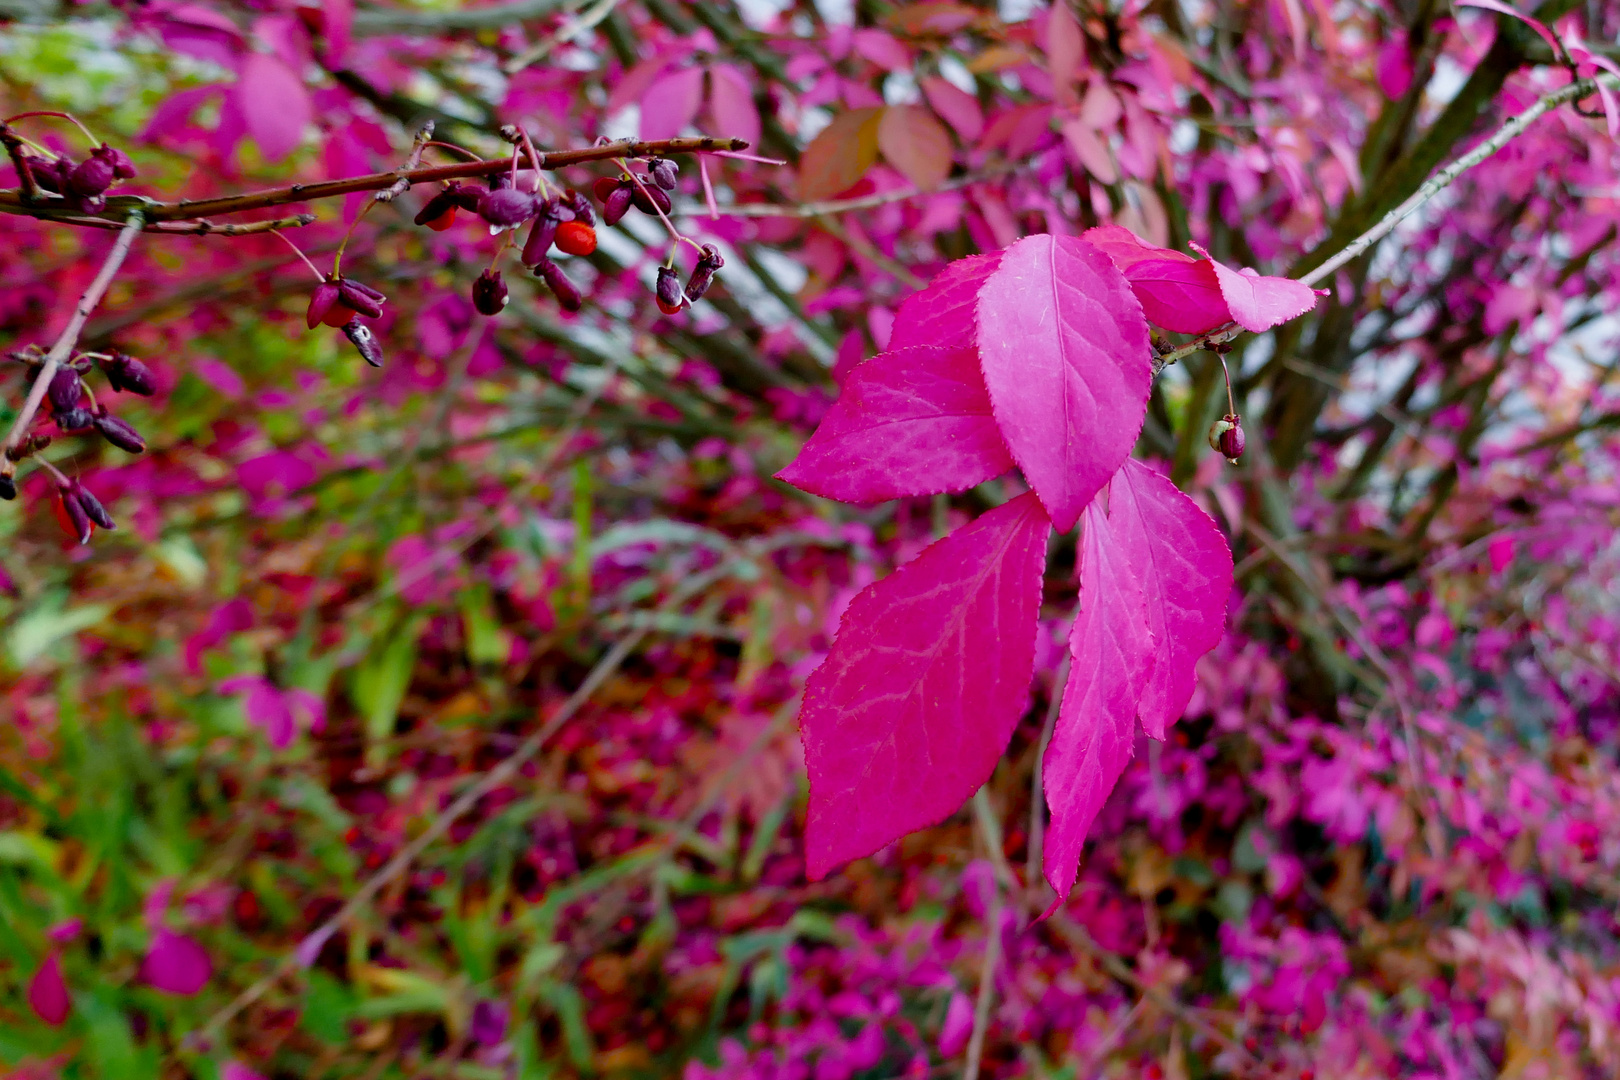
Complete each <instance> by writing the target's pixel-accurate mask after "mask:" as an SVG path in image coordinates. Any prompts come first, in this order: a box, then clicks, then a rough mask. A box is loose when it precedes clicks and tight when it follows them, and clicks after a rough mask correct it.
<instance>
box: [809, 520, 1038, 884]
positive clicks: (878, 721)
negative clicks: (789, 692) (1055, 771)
mask: <svg viewBox="0 0 1620 1080" xmlns="http://www.w3.org/2000/svg"><path fill="white" fill-rule="evenodd" d="M1048 531H1049V523H1048V521H1047V518H1046V515H1045V514H1044V513H1043V512H1042V511H1041V506H1040V504H1039V503H1038V502H1037V501H1036V500H1035V499H1034V498H1033V497H1032V496H1030V495H1022V496H1019V497H1018V498H1016V499H1014V500H1012V501H1011V502H1009V503H1006V504H1005V505H1003V506H1000V507H997V508H996V509H994V510H992V511H990V512H989V513H988V514H985V515H984V516H982V517H980V518H979V519H978V520H977V521H975V522H973V523H972V524H970V525H965V526H963V527H962V528H960V529H958V530H957V531H956V532H954V533H952V534H951V535H949V536H947V537H945V538H944V539H943V540H940V541H938V542H936V543H934V544H933V545H932V546H930V547H929V548H927V549H926V550H925V551H924V552H923V553H922V554H921V555H919V556H917V558H916V559H914V560H913V561H911V562H909V563H907V564H906V565H905V566H902V567H901V568H900V569H898V570H896V571H895V572H894V573H893V574H891V575H889V576H888V577H887V578H885V579H883V580H882V581H880V582H877V583H876V584H874V585H871V586H869V587H868V588H867V589H865V590H864V591H862V592H861V593H860V595H858V596H857V597H856V598H855V599H854V600H853V601H852V602H851V603H850V605H849V609H848V610H847V611H846V612H845V613H844V618H843V622H842V624H841V625H840V627H839V631H838V639H837V641H835V642H834V643H833V648H832V652H831V653H829V654H828V656H827V660H826V662H825V663H823V664H822V665H821V667H819V668H817V669H816V671H815V673H814V674H812V675H811V676H810V679H809V681H808V682H807V683H806V685H805V689H804V708H803V712H802V716H801V727H802V731H803V738H804V750H805V762H806V766H807V767H808V770H809V773H810V812H809V820H808V823H807V825H806V844H807V849H808V850H807V856H806V871H807V873H808V874H809V876H810V877H811V878H813V879H815V878H821V877H824V876H825V875H826V874H827V872H828V871H829V870H831V869H832V868H833V867H834V866H837V865H838V864H839V863H843V862H846V861H848V860H850V859H856V858H860V857H861V856H863V855H870V854H872V853H873V852H874V851H877V850H878V849H879V848H881V847H883V845H885V844H887V843H889V842H890V841H893V840H896V839H898V838H899V837H901V836H904V835H905V834H906V833H908V832H911V831H913V830H915V829H920V828H922V827H924V826H926V825H932V824H934V823H936V822H939V821H941V820H943V819H944V818H945V817H947V816H948V815H950V814H951V813H953V812H954V811H955V810H956V809H957V808H958V807H959V806H961V804H962V802H963V800H965V799H966V798H967V797H968V796H969V795H972V794H973V792H974V791H975V790H977V789H978V787H979V786H980V785H981V784H983V783H984V782H985V780H987V779H989V777H990V773H991V771H992V770H994V768H995V765H996V759H997V758H999V757H1000V756H1001V754H1002V751H1004V750H1005V749H1006V746H1007V740H1008V739H1009V738H1011V737H1012V731H1013V728H1014V727H1015V726H1016V725H1017V723H1018V718H1019V716H1021V715H1022V714H1023V710H1024V705H1025V701H1026V699H1027V695H1028V692H1029V678H1030V674H1031V672H1032V671H1033V669H1034V664H1035V616H1036V612H1037V611H1038V609H1039V607H1040V598H1041V573H1042V571H1043V570H1044V568H1045V565H1046V538H1047V535H1048Z"/></svg>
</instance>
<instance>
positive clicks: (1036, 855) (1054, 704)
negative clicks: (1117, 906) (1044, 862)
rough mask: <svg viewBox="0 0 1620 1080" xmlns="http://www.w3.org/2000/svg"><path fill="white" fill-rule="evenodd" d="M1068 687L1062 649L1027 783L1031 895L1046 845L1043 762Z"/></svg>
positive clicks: (1027, 865)
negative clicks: (1030, 775) (1050, 698)
mask: <svg viewBox="0 0 1620 1080" xmlns="http://www.w3.org/2000/svg"><path fill="white" fill-rule="evenodd" d="M1068 685H1069V651H1068V650H1067V649H1065V650H1063V661H1062V663H1060V664H1058V669H1057V675H1056V676H1054V677H1053V679H1052V701H1051V703H1050V704H1049V705H1048V706H1047V708H1046V722H1045V723H1044V724H1042V725H1041V740H1040V742H1039V743H1038V744H1036V747H1035V769H1034V775H1033V776H1032V777H1031V778H1030V782H1029V854H1028V857H1027V859H1026V861H1025V868H1026V872H1025V875H1024V877H1025V888H1026V889H1028V890H1029V892H1030V893H1031V895H1034V894H1035V891H1036V890H1037V889H1038V888H1039V885H1038V884H1037V882H1039V881H1040V880H1041V858H1042V855H1043V852H1042V850H1041V849H1042V847H1043V846H1044V844H1045V842H1046V794H1045V792H1044V791H1043V790H1042V789H1043V776H1044V762H1045V760H1046V748H1047V746H1049V745H1050V744H1051V742H1052V732H1053V731H1054V730H1056V729H1057V718H1058V710H1059V709H1060V708H1061V707H1062V705H1063V691H1064V690H1065V689H1066V688H1067V687H1068Z"/></svg>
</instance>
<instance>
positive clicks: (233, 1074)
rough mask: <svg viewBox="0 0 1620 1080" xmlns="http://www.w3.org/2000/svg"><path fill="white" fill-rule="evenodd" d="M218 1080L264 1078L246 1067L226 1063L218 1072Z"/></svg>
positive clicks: (235, 1063) (256, 1079)
mask: <svg viewBox="0 0 1620 1080" xmlns="http://www.w3.org/2000/svg"><path fill="white" fill-rule="evenodd" d="M219 1080H264V1077H263V1076H262V1075H260V1074H259V1073H256V1072H254V1071H253V1070H252V1069H250V1068H248V1067H247V1066H246V1065H243V1064H240V1063H239V1062H235V1061H227V1062H226V1063H225V1067H224V1068H223V1069H221V1070H220V1071H219Z"/></svg>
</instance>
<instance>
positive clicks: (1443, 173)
mask: <svg viewBox="0 0 1620 1080" xmlns="http://www.w3.org/2000/svg"><path fill="white" fill-rule="evenodd" d="M1599 83H1602V84H1603V85H1605V86H1608V87H1611V88H1614V89H1620V77H1617V76H1615V75H1612V74H1609V73H1608V72H1603V73H1601V74H1599V75H1598V76H1597V77H1596V78H1594V79H1581V80H1579V81H1577V82H1572V83H1570V84H1569V85H1568V86H1565V87H1561V88H1559V89H1557V90H1554V91H1553V92H1552V93H1550V94H1547V95H1545V96H1544V97H1542V98H1540V99H1539V100H1537V101H1536V103H1535V104H1533V105H1531V106H1530V107H1529V108H1527V109H1525V110H1524V112H1522V113H1520V114H1519V115H1517V116H1515V117H1513V118H1512V119H1510V120H1508V121H1507V122H1505V123H1504V124H1503V125H1502V126H1501V127H1499V128H1497V129H1496V133H1495V134H1494V135H1492V136H1491V137H1490V138H1488V139H1486V140H1485V141H1484V142H1482V143H1480V144H1479V145H1478V146H1476V147H1474V148H1473V149H1472V150H1470V151H1468V153H1466V154H1464V155H1463V156H1462V157H1460V158H1458V159H1457V160H1456V161H1453V162H1452V163H1451V164H1450V165H1447V166H1446V167H1445V168H1444V169H1441V170H1440V171H1439V172H1437V173H1435V174H1434V175H1433V176H1431V177H1429V178H1428V179H1427V180H1425V181H1424V182H1423V185H1422V186H1421V187H1419V188H1418V189H1417V190H1416V191H1414V192H1413V193H1412V194H1411V195H1410V196H1409V197H1408V198H1407V199H1406V201H1405V202H1403V203H1401V204H1400V205H1399V206H1397V207H1395V209H1393V210H1391V211H1390V212H1389V213H1387V214H1385V215H1384V216H1383V218H1381V219H1380V220H1379V222H1378V224H1376V225H1374V226H1373V227H1372V228H1370V229H1368V230H1367V231H1366V232H1364V233H1362V234H1361V235H1360V236H1358V237H1356V238H1355V239H1354V240H1352V241H1350V242H1349V243H1348V244H1346V245H1345V246H1344V247H1343V249H1341V250H1340V251H1339V252H1338V254H1336V255H1334V256H1333V257H1332V258H1330V259H1328V260H1327V261H1326V262H1324V263H1323V264H1322V265H1320V266H1318V267H1317V268H1316V269H1315V270H1312V271H1311V272H1310V273H1308V274H1305V275H1304V276H1303V277H1301V278H1300V279H1299V280H1300V282H1301V283H1302V284H1305V285H1315V284H1316V283H1317V282H1319V281H1325V280H1326V279H1327V277H1328V276H1329V275H1330V274H1332V273H1334V272H1335V271H1337V270H1338V269H1339V268H1340V267H1342V266H1344V265H1345V264H1346V263H1348V262H1350V261H1351V260H1353V259H1355V258H1357V257H1359V256H1360V255H1362V254H1364V253H1365V252H1366V251H1367V250H1368V249H1369V248H1371V247H1372V246H1373V245H1374V244H1376V243H1378V241H1380V240H1382V239H1383V238H1384V237H1386V236H1388V235H1389V234H1390V233H1392V232H1394V231H1395V226H1397V225H1399V224H1400V223H1401V222H1402V221H1403V220H1404V219H1406V218H1407V217H1408V216H1410V215H1411V214H1412V213H1413V212H1414V211H1416V210H1417V209H1418V208H1419V207H1421V206H1422V205H1423V204H1424V203H1426V202H1428V201H1429V200H1430V199H1432V198H1434V197H1435V196H1436V195H1438V194H1440V192H1442V191H1444V190H1445V189H1446V188H1448V187H1450V186H1451V185H1452V184H1453V183H1455V182H1456V180H1457V178H1458V177H1460V176H1461V175H1462V174H1463V173H1465V172H1467V171H1468V170H1469V169H1472V168H1473V167H1474V166H1475V165H1478V164H1480V163H1481V162H1482V161H1485V160H1486V159H1487V158H1489V157H1490V156H1491V155H1493V154H1495V153H1496V152H1497V151H1498V150H1500V149H1502V147H1504V146H1506V145H1507V144H1508V143H1509V142H1512V141H1513V139H1514V138H1516V137H1517V136H1518V135H1520V134H1521V133H1522V132H1523V131H1524V129H1525V128H1527V127H1529V126H1530V125H1531V124H1533V123H1534V122H1535V121H1536V120H1538V119H1540V118H1541V117H1542V116H1544V115H1546V114H1547V113H1549V112H1551V111H1552V110H1553V109H1556V108H1557V107H1558V106H1560V105H1563V104H1566V103H1568V102H1571V101H1578V100H1580V99H1581V98H1584V97H1589V96H1590V95H1592V94H1593V93H1594V92H1596V90H1597V87H1598V84H1599ZM1242 332H1243V328H1242V327H1241V326H1239V325H1237V324H1236V323H1231V322H1229V323H1225V324H1224V325H1221V326H1217V327H1216V328H1215V329H1213V330H1210V331H1207V332H1205V333H1203V334H1200V335H1199V336H1198V337H1196V338H1194V339H1193V340H1192V341H1190V342H1188V343H1187V344H1185V345H1183V346H1181V347H1180V348H1177V349H1173V350H1171V351H1170V352H1167V353H1165V354H1164V355H1162V356H1159V357H1156V358H1155V360H1154V364H1155V366H1154V372H1155V373H1158V372H1160V371H1163V370H1164V369H1165V368H1167V367H1169V366H1170V365H1171V364H1174V363H1175V362H1176V361H1178V360H1184V359H1186V358H1187V357H1189V356H1191V355H1192V354H1193V353H1195V352H1198V351H1199V350H1201V349H1206V348H1208V347H1209V346H1210V345H1214V344H1220V343H1222V342H1226V341H1231V340H1232V339H1233V338H1235V337H1237V336H1238V335H1239V334H1240V333H1242Z"/></svg>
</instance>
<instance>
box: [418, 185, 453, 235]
mask: <svg viewBox="0 0 1620 1080" xmlns="http://www.w3.org/2000/svg"><path fill="white" fill-rule="evenodd" d="M460 206H461V185H460V184H456V183H450V184H446V185H445V186H444V187H442V188H440V189H439V190H438V192H437V193H435V194H434V196H433V197H432V198H431V199H429V200H428V201H427V202H425V203H423V204H422V209H420V210H418V211H417V212H416V216H415V217H414V218H412V219H411V220H412V221H414V222H415V223H416V224H418V225H426V224H427V223H428V222H430V221H437V220H439V219H440V218H442V217H443V216H444V215H445V214H447V213H449V212H450V211H451V210H456V209H459V208H460Z"/></svg>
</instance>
